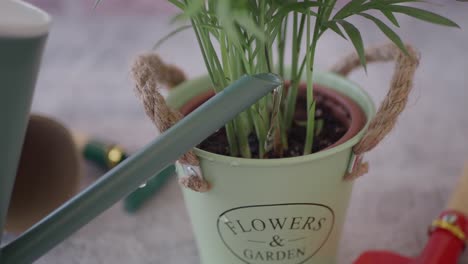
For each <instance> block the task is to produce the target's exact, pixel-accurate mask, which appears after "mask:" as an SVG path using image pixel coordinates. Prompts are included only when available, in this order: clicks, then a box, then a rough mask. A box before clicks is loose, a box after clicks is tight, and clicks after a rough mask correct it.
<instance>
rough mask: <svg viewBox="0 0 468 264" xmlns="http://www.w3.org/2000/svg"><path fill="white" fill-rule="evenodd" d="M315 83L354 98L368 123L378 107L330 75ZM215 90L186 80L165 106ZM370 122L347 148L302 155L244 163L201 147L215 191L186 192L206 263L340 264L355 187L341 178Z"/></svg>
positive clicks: (352, 86)
mask: <svg viewBox="0 0 468 264" xmlns="http://www.w3.org/2000/svg"><path fill="white" fill-rule="evenodd" d="M315 80H316V81H317V83H318V84H322V85H324V86H326V87H330V88H332V89H334V90H337V91H339V92H341V93H343V94H345V95H347V96H348V97H350V98H351V99H353V100H354V101H355V102H356V103H357V104H358V105H359V106H360V107H361V108H362V110H363V111H364V112H365V114H366V116H367V120H371V118H372V117H373V115H374V113H375V109H374V105H373V103H372V100H371V98H370V97H369V96H368V94H367V93H366V92H365V91H363V90H362V89H361V88H360V87H359V86H357V85H356V84H354V83H352V82H350V81H349V80H347V79H344V78H342V77H340V76H337V75H334V74H331V73H317V74H316V77H315ZM210 86H211V83H210V81H209V79H208V78H207V77H202V78H199V79H195V80H192V81H188V82H186V83H184V84H182V85H181V86H179V87H178V88H176V89H175V90H173V91H172V92H171V94H170V95H169V98H168V102H169V104H170V105H171V106H173V107H174V108H180V107H181V106H182V105H184V104H185V103H187V102H188V101H189V100H190V99H191V98H193V97H195V96H196V95H199V94H201V93H203V92H205V91H207V90H208V89H209V87H210ZM207 122H209V120H207ZM368 123H369V121H367V124H366V127H365V128H364V129H363V130H362V131H360V132H359V133H358V134H357V135H356V136H354V137H353V138H351V139H350V140H348V141H346V142H345V143H343V144H341V145H338V146H336V147H334V148H331V149H328V150H325V151H322V152H319V153H316V154H312V155H307V156H302V157H295V158H284V159H270V160H257V159H243V158H233V157H227V156H221V155H217V154H213V153H209V152H206V151H203V150H200V149H196V150H195V153H196V154H197V155H198V157H199V158H200V164H201V170H202V173H203V176H204V177H205V179H206V180H207V181H209V182H210V184H211V185H212V189H211V190H210V191H209V192H207V193H197V192H194V191H192V190H189V189H184V190H183V194H184V198H185V202H186V205H187V209H188V212H189V215H190V218H191V221H192V225H193V230H194V233H195V238H196V241H197V244H198V248H199V252H200V257H201V263H203V264H220V263H222V264H225V263H226V264H227V263H229V264H241V263H249V264H262V263H281V264H301V263H305V264H331V263H335V262H336V254H337V249H338V242H339V239H340V237H341V233H342V227H343V223H344V221H345V217H346V210H347V208H348V205H349V199H350V195H351V191H352V187H353V183H352V182H349V181H344V180H343V176H344V175H345V172H346V170H347V168H348V164H349V162H350V157H351V149H352V147H353V146H354V145H355V144H357V143H358V142H359V140H360V139H361V138H362V136H363V134H364V132H365V130H366V128H367V126H368ZM178 171H180V172H182V171H183V170H182V169H180V170H178Z"/></svg>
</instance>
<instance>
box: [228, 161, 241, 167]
mask: <svg viewBox="0 0 468 264" xmlns="http://www.w3.org/2000/svg"><path fill="white" fill-rule="evenodd" d="M229 165H231V167H236V166H239V162H237V161H232V162H231V164H229Z"/></svg>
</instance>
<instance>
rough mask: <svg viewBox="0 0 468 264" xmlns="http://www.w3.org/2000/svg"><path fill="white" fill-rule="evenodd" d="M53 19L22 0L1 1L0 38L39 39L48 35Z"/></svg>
mask: <svg viewBox="0 0 468 264" xmlns="http://www.w3.org/2000/svg"><path fill="white" fill-rule="evenodd" d="M51 21H52V19H51V17H50V15H49V14H47V13H46V12H45V11H43V10H41V9H40V8H37V7H35V6H33V5H32V4H29V3H26V2H23V1H20V0H2V1H0V37H19V38H28V37H38V36H43V35H46V34H48V32H49V29H50V24H51Z"/></svg>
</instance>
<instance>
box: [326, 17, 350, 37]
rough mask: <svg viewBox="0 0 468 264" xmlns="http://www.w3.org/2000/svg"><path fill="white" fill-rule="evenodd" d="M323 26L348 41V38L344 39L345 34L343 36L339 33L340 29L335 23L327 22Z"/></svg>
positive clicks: (341, 32)
mask: <svg viewBox="0 0 468 264" xmlns="http://www.w3.org/2000/svg"><path fill="white" fill-rule="evenodd" d="M325 26H326V27H327V28H329V29H331V30H333V31H334V32H335V33H336V34H338V35H339V36H341V37H342V38H344V39H346V40H348V38H346V36H345V34H343V31H341V29H340V27H338V24H337V23H336V22H335V21H329V22H327V24H325Z"/></svg>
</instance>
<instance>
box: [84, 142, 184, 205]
mask: <svg viewBox="0 0 468 264" xmlns="http://www.w3.org/2000/svg"><path fill="white" fill-rule="evenodd" d="M82 154H83V156H84V158H85V159H86V160H88V161H91V162H93V163H95V164H96V165H98V166H99V167H101V168H102V169H105V170H110V169H112V168H113V167H115V166H117V165H118V164H119V163H121V162H122V161H124V160H125V159H126V158H128V156H129V155H128V154H127V153H126V151H125V150H124V149H123V148H122V147H120V146H118V145H115V144H109V143H105V142H104V141H102V140H94V139H93V140H90V141H89V142H87V143H86V145H85V146H84V148H83V153H82ZM173 175H175V166H174V165H171V166H169V167H167V168H166V169H164V170H163V171H161V172H160V173H159V174H158V175H156V176H154V177H153V178H152V179H150V180H149V181H148V182H146V183H145V184H143V185H141V186H140V187H139V188H138V189H136V190H135V191H133V192H132V193H131V194H129V195H128V196H127V197H125V199H124V209H125V211H126V212H127V213H136V212H137V211H138V209H140V208H141V207H142V206H143V204H144V203H146V202H147V201H148V200H149V199H151V197H153V196H155V195H156V194H157V193H158V192H159V190H161V188H162V187H163V186H164V185H165V184H166V183H167V181H168V180H169V179H170V178H171V176H173Z"/></svg>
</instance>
